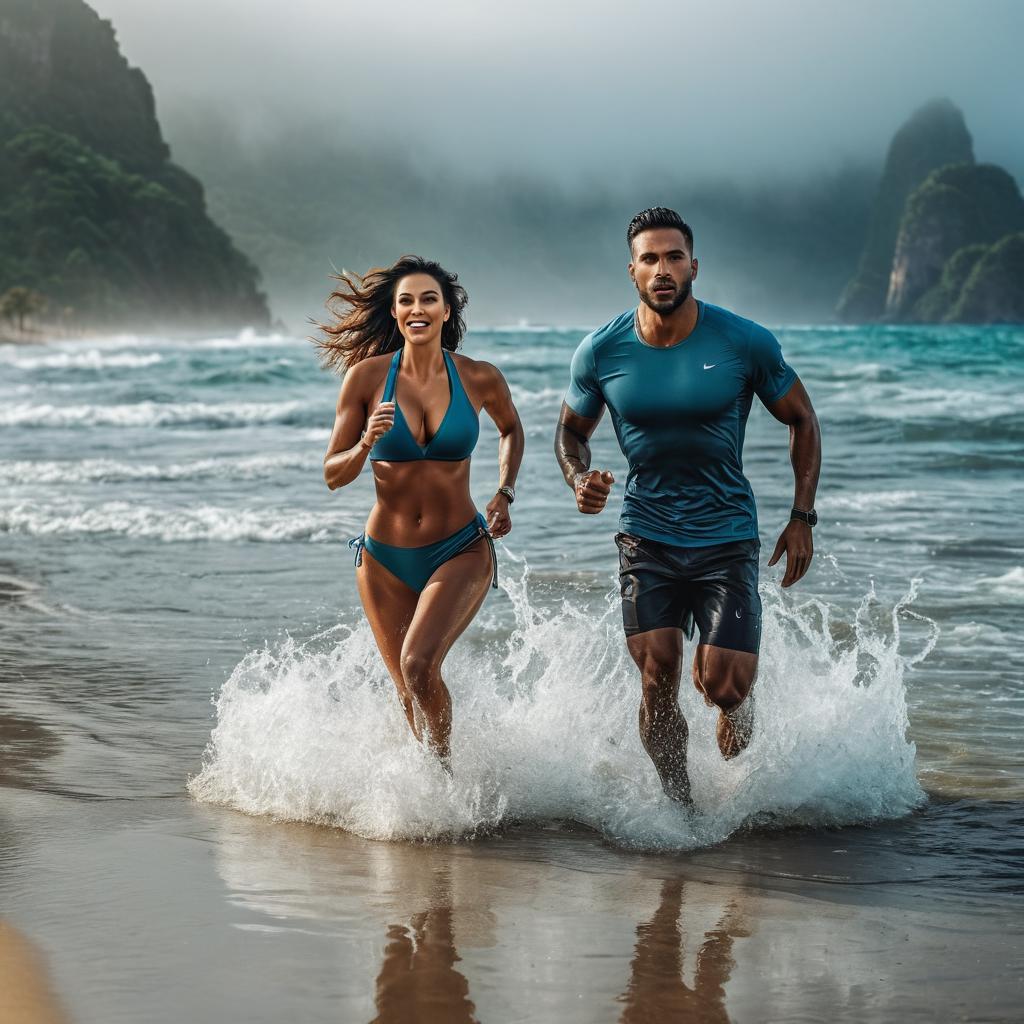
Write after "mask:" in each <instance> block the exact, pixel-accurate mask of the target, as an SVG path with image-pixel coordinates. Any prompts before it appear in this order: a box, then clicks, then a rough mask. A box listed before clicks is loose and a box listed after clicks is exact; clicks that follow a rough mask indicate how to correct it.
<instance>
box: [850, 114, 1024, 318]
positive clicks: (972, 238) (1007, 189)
mask: <svg viewBox="0 0 1024 1024" xmlns="http://www.w3.org/2000/svg"><path fill="white" fill-rule="evenodd" d="M1022 232H1024V199H1022V197H1021V193H1020V189H1019V187H1018V186H1017V182H1016V181H1015V180H1014V178H1013V176H1012V175H1011V174H1010V173H1009V172H1007V171H1006V170H1004V169H1003V168H1002V167H997V166H996V165H994V164H977V163H975V161H974V153H973V148H972V144H971V136H970V134H969V133H968V131H967V125H966V123H965V122H964V117H963V114H962V113H961V112H960V111H959V109H957V107H955V106H954V105H953V104H952V103H951V102H950V101H949V100H933V101H932V102H931V103H928V104H926V105H925V106H924V107H922V108H921V109H920V110H917V111H916V112H915V113H914V114H912V115H911V117H910V118H909V119H908V120H907V122H906V123H905V124H904V125H903V126H902V127H901V128H900V129H899V131H898V132H897V133H896V135H895V136H894V137H893V140H892V144H891V146H890V147H889V156H888V159H887V161H886V167H885V172H884V173H883V175H882V180H881V182H880V183H879V187H878V191H877V193H876V195H875V201H874V204H873V209H872V217H871V224H870V227H869V230H868V236H867V240H866V242H865V245H864V249H863V251H862V253H861V259H860V265H859V267H858V270H857V273H856V274H855V275H854V277H853V278H852V279H851V281H850V283H849V284H848V285H847V287H846V290H845V291H844V293H843V296H842V298H841V299H840V302H839V315H840V316H841V317H843V318H844V319H846V320H861V321H863V320H878V319H886V320H893V321H918V322H924V323H941V322H947V323H1010V322H1013V323H1020V322H1024V273H1022V272H1021V271H1022V269H1024V260H1022V245H1024V241H1022V240H1024V233H1022Z"/></svg>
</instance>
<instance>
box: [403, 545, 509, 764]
mask: <svg viewBox="0 0 1024 1024" xmlns="http://www.w3.org/2000/svg"><path fill="white" fill-rule="evenodd" d="M491 569H492V566H491V553H490V549H489V547H488V545H487V543H486V542H485V540H484V539H482V538H481V540H480V541H479V542H478V543H476V544H474V545H473V546H472V547H470V548H468V549H467V550H466V551H464V552H462V554H459V555H456V556H455V557H454V558H450V559H449V560H448V561H447V562H445V563H444V565H442V566H440V567H439V568H438V570H437V571H436V572H435V573H434V575H433V576H431V577H430V580H429V582H428V583H427V585H426V586H425V587H424V588H423V592H422V593H421V594H420V595H419V602H418V603H417V605H416V611H415V614H414V615H413V617H412V622H411V623H410V625H409V628H408V631H407V632H406V634H405V642H404V643H403V644H402V653H401V670H402V676H403V678H404V680H405V685H406V688H407V689H408V691H409V692H410V693H411V694H412V696H413V697H414V698H415V700H416V704H417V706H418V707H419V708H420V709H421V710H422V711H423V717H424V719H425V721H426V726H427V741H428V742H429V743H430V746H431V749H432V750H433V751H434V752H435V753H436V754H437V756H438V757H439V758H440V759H441V763H442V764H443V765H444V766H445V767H446V768H448V767H449V759H450V757H451V729H452V699H451V695H450V694H449V693H448V688H447V687H446V686H445V685H444V680H443V679H442V678H441V664H442V662H443V661H444V659H445V657H446V655H447V654H448V651H449V650H451V647H452V644H454V643H455V641H456V640H457V639H458V638H459V636H460V635H461V634H462V632H463V630H464V629H465V628H466V627H467V626H468V625H469V624H470V622H472V620H473V616H474V615H476V613H477V612H478V611H479V609H480V605H482V604H483V602H484V598H485V597H486V596H487V590H488V588H489V587H490V585H491Z"/></svg>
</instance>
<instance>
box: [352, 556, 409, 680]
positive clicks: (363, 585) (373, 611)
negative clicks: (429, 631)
mask: <svg viewBox="0 0 1024 1024" xmlns="http://www.w3.org/2000/svg"><path fill="white" fill-rule="evenodd" d="M362 562H363V564H362V565H361V566H360V567H359V569H358V570H357V571H356V583H357V585H358V587H359V597H360V599H361V600H362V602H363V610H364V611H365V612H366V618H367V621H368V622H369V623H370V629H372V630H373V636H374V639H375V640H376V641H377V647H378V648H379V649H380V653H381V657H382V658H383V659H384V666H385V667H386V668H387V670H388V673H389V674H390V675H391V678H392V679H394V681H395V682H396V683H397V684H398V686H399V687H400V688H402V689H404V686H405V684H404V681H403V679H402V644H403V643H404V641H405V637H406V634H407V632H408V630H409V624H410V623H411V622H412V620H413V616H414V615H415V613H416V605H417V604H418V602H419V598H420V595H419V594H417V593H416V591H415V590H413V589H412V588H411V587H408V586H406V584H404V583H403V582H402V581H401V580H400V579H398V578H397V577H396V576H394V575H393V574H392V573H391V572H390V571H389V570H388V569H385V568H384V566H383V565H381V564H380V562H378V561H377V560H376V559H375V558H374V557H373V555H371V554H370V553H369V552H368V551H366V550H365V549H364V551H363V558H362Z"/></svg>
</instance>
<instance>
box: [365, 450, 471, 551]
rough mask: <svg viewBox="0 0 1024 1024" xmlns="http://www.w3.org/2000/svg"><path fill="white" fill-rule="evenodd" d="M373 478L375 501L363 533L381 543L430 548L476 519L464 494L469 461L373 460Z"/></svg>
mask: <svg viewBox="0 0 1024 1024" xmlns="http://www.w3.org/2000/svg"><path fill="white" fill-rule="evenodd" d="M373 479H374V483H375V484H376V487H377V503H376V504H375V505H374V506H373V509H372V510H371V511H370V517H369V519H367V520H366V532H367V533H368V534H369V535H370V536H371V537H372V538H373V539H374V540H377V541H380V542H381V543H382V544H394V545H396V546H398V547H403V548H415V547H420V546H422V545H423V544H433V543H434V541H438V540H444V538H445V537H450V536H451V535H452V534H453V533H455V532H456V531H457V530H461V529H462V527H464V526H465V525H466V524H467V523H469V522H470V521H471V520H472V519H473V517H474V516H475V515H476V508H475V507H474V505H473V499H472V498H471V497H470V494H469V459H463V460H462V461H461V462H436V461H430V460H425V461H423V462H374V463H373Z"/></svg>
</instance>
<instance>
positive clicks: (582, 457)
mask: <svg viewBox="0 0 1024 1024" xmlns="http://www.w3.org/2000/svg"><path fill="white" fill-rule="evenodd" d="M602 411H603V410H602ZM600 420H601V416H600V414H599V415H598V416H596V417H595V418H593V419H588V418H587V417H586V416H580V415H579V413H576V412H573V410H572V409H570V408H569V406H568V405H566V404H565V403H564V402H563V403H562V413H561V416H560V417H559V420H558V426H557V428H556V429H555V458H556V459H558V465H559V468H560V469H561V470H562V476H563V477H565V482H566V483H567V484H568V485H569V486H570V487H571V488H572V489H573V492H574V493H575V495H576V507H577V508H578V509H579V510H580V512H584V513H586V514H587V515H595V514H597V513H598V512H600V511H601V509H603V508H604V506H605V504H606V503H607V501H608V495H609V494H610V493H611V489H612V484H613V483H614V482H615V477H614V476H612V474H611V473H609V472H607V471H605V472H601V471H600V470H596V469H593V470H592V469H591V468H590V457H591V456H590V435H591V434H593V433H594V430H595V428H596V427H597V424H598V423H599V422H600Z"/></svg>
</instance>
